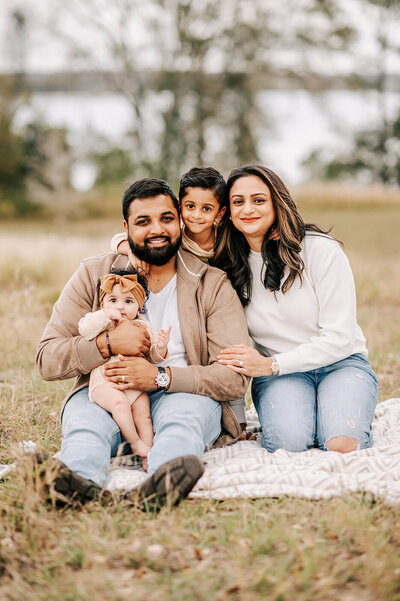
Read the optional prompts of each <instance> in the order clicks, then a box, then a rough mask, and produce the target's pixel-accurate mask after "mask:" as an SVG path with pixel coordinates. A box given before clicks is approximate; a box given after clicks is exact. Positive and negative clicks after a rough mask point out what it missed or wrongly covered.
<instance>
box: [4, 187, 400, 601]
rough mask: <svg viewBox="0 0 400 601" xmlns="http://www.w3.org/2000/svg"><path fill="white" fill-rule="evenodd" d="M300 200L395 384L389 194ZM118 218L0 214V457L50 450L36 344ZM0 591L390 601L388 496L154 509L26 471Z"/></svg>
mask: <svg viewBox="0 0 400 601" xmlns="http://www.w3.org/2000/svg"><path fill="white" fill-rule="evenodd" d="M330 198H331V200H330V202H329V203H319V202H318V200H315V199H314V198H312V199H311V200H310V201H309V202H307V201H302V209H303V212H304V214H305V216H306V218H307V219H308V220H312V221H316V222H318V223H319V224H321V225H324V226H328V225H334V226H335V229H334V233H335V235H336V236H337V237H338V238H340V239H341V240H343V242H344V244H345V250H346V252H347V254H348V256H349V258H350V261H351V264H352V267H353V271H354V274H355V279H356V284H357V293H358V318H359V322H360V325H361V327H362V328H363V330H364V333H365V335H366V337H367V339H368V346H369V349H370V351H371V352H370V357H371V361H372V363H373V366H374V368H375V370H376V371H377V373H378V377H379V382H380V400H383V399H385V398H389V397H393V396H399V390H400V367H399V366H400V320H399V318H398V316H399V309H400V262H399V259H398V257H399V251H398V231H399V226H400V204H397V203H394V202H386V201H385V202H382V203H380V202H378V201H376V202H375V201H374V202H375V204H374V202H373V201H371V200H369V201H368V203H364V204H363V203H362V201H360V200H359V199H358V200H357V201H356V202H355V203H354V204H353V205H351V202H350V201H349V200H348V198H346V202H344V201H343V200H342V199H339V200H338V202H337V206H335V203H334V199H332V194H331V197H330ZM119 229H120V222H119V221H118V219H114V218H113V219H110V220H109V221H104V220H103V221H99V220H97V221H91V222H85V223H83V222H80V221H75V222H68V221H65V220H61V221H56V222H46V223H40V222H36V223H33V224H31V225H29V224H28V223H27V222H19V223H8V224H5V225H2V226H0V331H1V332H2V343H1V344H2V351H3V352H2V360H1V369H0V462H3V463H10V462H12V461H13V460H14V459H15V457H17V456H18V455H19V453H20V450H19V447H18V442H20V441H21V440H23V439H25V440H28V439H31V440H34V441H35V442H37V443H38V444H39V445H41V446H42V447H44V448H46V449H47V450H48V451H50V452H51V453H53V452H55V451H56V450H58V448H59V445H60V439H61V431H60V423H59V409H60V405H61V401H62V398H63V397H64V395H65V394H66V392H67V390H68V388H69V386H70V383H69V382H58V383H57V382H42V381H41V379H40V377H39V376H38V374H37V373H36V370H35V365H34V355H35V346H36V343H37V340H38V339H39V337H40V335H41V333H42V331H43V328H44V326H45V324H46V321H47V319H48V318H49V316H50V314H51V308H52V304H53V302H54V301H55V299H56V298H57V296H58V294H59V292H60V291H61V289H62V286H63V284H64V283H65V281H66V280H67V278H68V277H69V276H70V275H71V273H72V272H73V270H74V269H75V267H76V266H77V264H78V261H79V259H80V258H81V257H83V256H87V255H90V254H95V253H97V252H100V251H103V250H107V248H108V244H109V239H110V237H111V235H112V234H114V233H115V232H116V231H119ZM0 515H1V518H0V599H6V600H7V601H8V600H10V601H41V600H43V601H44V600H45V601H53V600H54V601H56V600H57V601H59V600H60V599H61V600H68V601H92V600H93V599H101V600H105V601H121V600H125V599H129V600H130V601H135V600H142V599H146V601H153V600H154V601H156V600H157V601H160V600H162V601H164V600H171V601H172V600H175V599H179V600H185V601H186V600H187V601H192V600H199V601H200V600H203V599H204V600H207V601H214V600H215V601H225V600H226V601H237V600H243V601H253V600H256V599H271V600H274V601H293V600H296V601H308V600H309V601H318V600H320V599H321V600H324V601H330V600H332V601H333V600H335V601H336V600H337V599H341V600H343V601H353V600H354V601H356V600H357V601H383V600H385V601H386V600H390V601H400V527H399V524H400V507H398V508H396V507H389V506H386V505H384V504H383V503H382V502H381V501H376V500H375V501H374V500H373V499H372V498H371V497H370V496H369V495H352V496H347V497H343V498H337V499H333V500H328V501H308V500H304V499H296V498H293V499H292V498H283V499H257V500H255V501H249V500H227V501H225V502H215V501H187V502H185V503H183V504H182V505H181V506H179V507H178V508H175V509H173V510H167V509H164V510H162V511H161V513H160V515H159V516H158V517H155V516H152V515H145V514H142V513H140V512H138V511H136V510H132V509H131V508H129V507H126V506H124V505H116V506H114V507H107V508H105V507H102V506H100V505H99V504H97V503H91V504H89V505H87V506H86V507H85V508H83V509H81V510H76V509H63V510H60V509H56V508H55V507H53V506H52V505H51V504H50V505H46V504H45V503H44V502H43V491H42V484H41V481H40V480H39V479H37V478H36V477H35V476H34V474H32V473H30V472H29V469H26V470H23V469H20V470H17V471H16V472H14V473H13V474H12V475H11V476H10V477H9V478H7V479H6V480H5V481H4V482H3V483H2V484H1V485H0Z"/></svg>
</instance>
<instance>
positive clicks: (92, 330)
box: [78, 309, 112, 340]
mask: <svg viewBox="0 0 400 601" xmlns="http://www.w3.org/2000/svg"><path fill="white" fill-rule="evenodd" d="M111 323H112V321H111V319H109V318H108V317H107V315H106V314H105V313H104V311H103V310H102V309H100V311H94V312H93V313H86V315H85V316H84V317H82V318H81V319H80V320H79V323H78V330H79V334H80V335H81V336H83V337H84V338H86V340H93V338H96V337H97V336H98V335H99V334H100V332H104V330H106V329H107V328H108V327H109V326H110V325H111Z"/></svg>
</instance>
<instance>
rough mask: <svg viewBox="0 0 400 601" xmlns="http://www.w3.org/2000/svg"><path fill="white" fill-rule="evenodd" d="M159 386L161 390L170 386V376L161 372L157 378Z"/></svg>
mask: <svg viewBox="0 0 400 601" xmlns="http://www.w3.org/2000/svg"><path fill="white" fill-rule="evenodd" d="M157 384H158V386H159V387H160V388H165V387H166V386H168V384H169V376H168V374H166V373H163V372H159V373H158V376H157Z"/></svg>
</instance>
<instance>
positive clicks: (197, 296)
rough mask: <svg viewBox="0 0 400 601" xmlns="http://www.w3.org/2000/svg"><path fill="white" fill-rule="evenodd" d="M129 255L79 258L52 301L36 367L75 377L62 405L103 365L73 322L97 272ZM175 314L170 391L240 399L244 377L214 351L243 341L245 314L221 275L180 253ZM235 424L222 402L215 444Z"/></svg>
mask: <svg viewBox="0 0 400 601" xmlns="http://www.w3.org/2000/svg"><path fill="white" fill-rule="evenodd" d="M126 266H127V258H126V257H125V256H123V255H116V254H114V253H107V254H103V255H98V256H96V257H91V258H88V259H85V260H83V261H82V263H81V264H80V266H79V267H78V269H77V270H76V272H75V273H74V274H73V276H72V277H71V278H70V280H69V281H68V283H67V284H66V286H65V288H64V289H63V291H62V293H61V295H60V297H59V299H58V301H57V302H56V304H55V305H54V308H53V313H52V316H51V318H50V321H49V322H48V324H47V326H46V328H45V331H44V333H43V336H42V339H41V340H40V342H39V345H38V349H37V355H36V364H37V366H38V369H39V371H40V374H41V376H42V377H43V378H44V379H45V380H64V379H67V378H72V377H76V381H75V384H74V386H73V388H72V390H71V391H70V393H69V394H68V396H67V398H66V399H65V402H67V401H68V399H69V398H70V397H71V396H72V395H73V394H74V393H75V392H76V391H77V390H79V389H81V388H83V387H85V386H88V383H89V374H90V372H91V371H92V369H94V368H95V367H97V366H98V365H102V364H103V363H105V362H106V359H104V358H103V357H102V355H101V353H100V351H99V349H98V348H97V344H96V340H95V339H94V340H90V341H88V340H86V339H85V338H83V337H82V336H80V335H79V332H78V322H79V320H80V319H81V317H83V316H84V315H85V314H86V313H88V312H89V311H96V310H97V309H99V299H98V295H97V291H96V287H97V281H98V279H99V277H100V276H101V275H104V274H107V273H109V272H110V271H111V269H113V268H119V269H124V268H126ZM177 295H178V314H179V323H180V327H181V332H182V337H183V342H184V345H185V349H186V359H187V362H188V367H174V366H170V368H171V376H172V377H171V383H170V386H169V389H168V392H187V393H193V394H199V395H204V396H208V397H211V398H213V399H215V400H217V401H229V400H232V399H237V398H239V397H241V396H243V395H244V394H245V392H246V388H247V385H248V378H247V377H246V376H243V375H241V374H238V373H235V372H233V371H231V370H230V369H228V368H227V367H225V366H223V365H220V364H219V363H218V361H217V355H218V353H219V352H220V351H221V349H223V348H226V347H229V346H232V345H233V344H240V343H243V344H248V343H249V337H248V333H247V325H246V320H245V316H244V311H243V309H242V306H241V304H240V301H239V299H238V297H237V295H236V293H235V291H234V290H233V288H232V286H231V284H230V282H229V280H228V278H227V276H226V274H225V273H224V272H223V271H221V270H219V269H217V268H215V267H210V266H209V265H207V264H206V263H203V262H202V261H200V259H198V258H197V257H195V256H194V255H192V254H191V253H188V252H186V251H183V250H180V251H179V252H178V254H177ZM240 431H241V430H240V426H239V423H238V420H237V419H236V417H235V415H234V413H233V411H232V409H231V408H230V407H229V404H228V403H226V402H222V432H221V436H220V437H219V439H218V441H217V444H218V445H222V444H228V443H230V442H234V441H235V440H237V438H238V437H239V434H240Z"/></svg>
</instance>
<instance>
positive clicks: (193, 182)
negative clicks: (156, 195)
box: [179, 167, 226, 205]
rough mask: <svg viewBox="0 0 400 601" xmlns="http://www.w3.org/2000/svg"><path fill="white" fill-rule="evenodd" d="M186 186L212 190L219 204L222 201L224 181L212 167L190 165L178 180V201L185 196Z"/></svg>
mask: <svg viewBox="0 0 400 601" xmlns="http://www.w3.org/2000/svg"><path fill="white" fill-rule="evenodd" d="M188 188H202V189H203V190H212V191H213V192H214V195H215V198H216V199H217V201H218V203H219V204H220V205H222V204H223V202H224V195H225V188H226V182H225V180H224V178H223V177H222V175H221V174H220V172H219V171H217V170H216V169H214V168H213V167H192V169H189V171H187V172H186V173H184V174H183V175H182V177H181V181H180V182H179V201H182V198H183V197H184V196H186V193H187V189H188Z"/></svg>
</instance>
